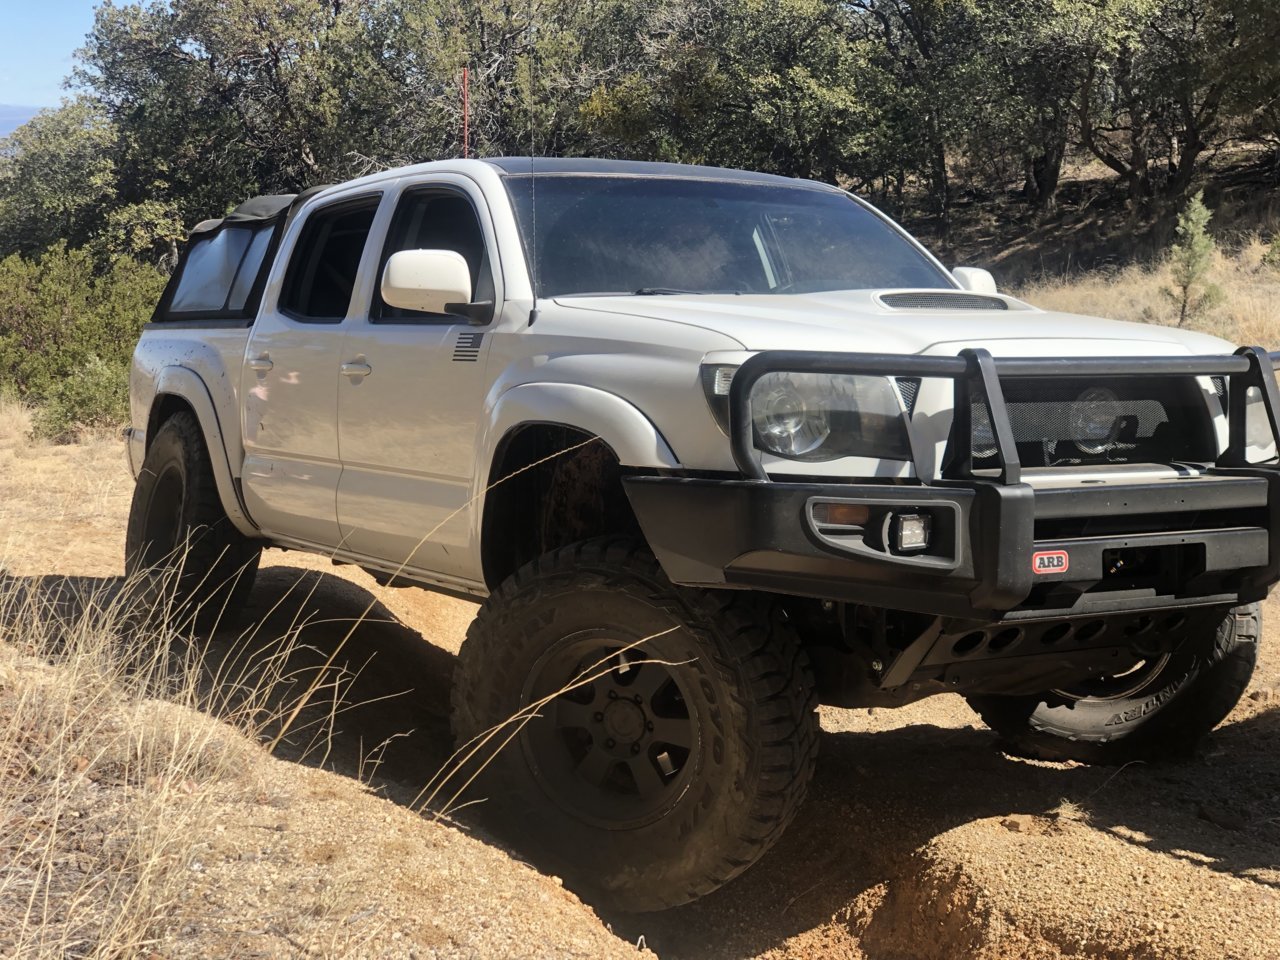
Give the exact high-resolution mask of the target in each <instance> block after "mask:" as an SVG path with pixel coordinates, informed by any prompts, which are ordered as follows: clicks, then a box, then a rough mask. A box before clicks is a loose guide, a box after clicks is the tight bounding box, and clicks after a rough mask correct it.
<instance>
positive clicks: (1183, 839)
mask: <svg viewBox="0 0 1280 960" xmlns="http://www.w3.org/2000/svg"><path fill="white" fill-rule="evenodd" d="M118 583H119V581H117V580H111V579H95V578H73V577H46V578H5V577H4V576H3V575H0V595H2V594H3V591H5V590H9V591H12V590H14V589H18V590H25V591H33V592H35V593H36V594H38V595H40V596H41V598H42V599H43V600H44V601H45V602H46V603H47V604H48V607H49V609H51V610H54V609H56V610H62V611H65V612H67V613H68V614H73V613H74V612H75V610H76V609H77V606H82V605H83V604H84V603H85V602H86V601H85V598H87V597H88V598H92V597H102V596H105V595H109V594H110V592H111V591H112V590H115V589H118ZM245 614H246V620H247V622H246V625H245V626H243V627H242V628H240V629H239V630H220V631H217V632H215V633H214V634H213V636H211V637H208V638H205V640H204V642H205V644H206V654H207V666H208V670H209V683H210V685H211V693H212V694H216V695H217V696H216V697H215V699H218V698H219V697H220V698H221V702H224V703H226V702H232V701H233V700H234V698H235V697H236V696H237V687H236V683H237V682H239V683H243V681H244V678H245V677H247V676H252V675H253V669H254V667H253V665H259V666H260V665H262V664H264V663H269V662H278V663H279V669H278V670H277V671H276V672H277V673H279V674H280V675H281V676H282V677H285V678H287V680H286V681H285V682H282V683H281V684H280V685H279V686H278V689H275V690H273V694H272V696H273V699H272V703H271V707H273V708H275V709H276V712H277V713H278V714H279V713H284V714H287V713H288V712H289V710H290V709H291V704H293V703H296V702H297V700H298V697H299V695H300V694H301V693H302V692H303V691H304V690H306V689H307V688H308V686H310V685H311V684H312V681H313V680H314V679H315V678H317V677H322V678H327V679H324V680H322V681H321V683H320V684H318V685H317V690H318V692H317V693H313V695H312V698H311V703H310V705H309V706H307V707H306V708H305V709H304V710H302V711H301V712H300V713H299V714H298V716H297V717H296V718H295V719H294V721H293V723H292V725H291V728H290V731H289V732H288V733H287V734H286V736H285V737H284V739H283V740H282V741H281V743H280V745H279V746H278V748H277V753H278V754H279V755H281V756H283V757H285V758H288V759H292V760H295V761H297V762H301V763H306V764H309V765H315V766H322V767H324V768H327V769H331V770H333V771H335V772H337V773H340V774H343V775H346V776H350V777H356V778H359V779H361V780H362V781H364V782H366V783H368V784H370V786H371V787H373V788H374V789H376V790H378V791H379V792H381V793H383V794H384V795H386V796H388V797H389V798H390V799H392V800H394V801H396V802H399V803H401V804H404V805H409V806H415V807H416V806H417V804H416V803H415V800H416V798H417V797H418V795H419V793H420V791H421V788H422V786H423V785H424V784H425V783H426V782H427V781H428V780H429V779H430V778H431V777H432V775H433V774H434V773H435V772H436V771H437V770H438V769H440V767H441V765H442V764H444V763H445V762H446V761H447V760H448V758H449V756H450V753H451V744H450V736H449V727H448V703H449V684H450V678H451V674H452V670H453V663H454V656H453V654H452V653H450V652H449V651H450V649H451V648H452V649H456V646H457V641H458V638H457V637H456V636H437V635H435V634H434V633H433V631H432V629H431V628H430V627H429V626H422V625H418V626H415V625H413V624H410V623H408V622H405V621H404V620H401V619H399V618H397V617H396V616H395V615H394V614H393V613H392V612H391V611H390V610H389V609H388V608H387V607H386V606H385V605H384V604H382V603H380V602H379V601H378V600H377V599H376V598H375V597H374V596H373V595H372V594H371V593H370V592H369V591H367V590H365V589H364V588H362V587H361V586H359V585H357V584H355V583H353V582H351V581H350V580H347V579H344V578H342V577H339V576H336V575H334V574H331V573H327V572H319V571H313V570H304V569H300V568H295V567H287V566H273V567H267V568H264V569H263V571H262V572H261V574H260V577H259V581H258V584H257V586H256V587H255V589H254V592H253V596H252V599H251V602H250V604H249V606H248V608H247V609H246V610H245ZM4 626H5V625H4V623H3V622H0V628H3V627H4ZM282 637H284V638H289V642H287V643H286V644H284V645H283V646H282V641H281V638H282ZM246 665H249V668H248V669H246ZM237 678H238V679H237ZM335 679H337V680H338V681H339V683H338V684H337V687H336V688H335V687H334V686H333V684H332V682H331V681H333V680H335ZM219 685H221V686H219ZM335 690H336V693H335ZM1259 707H1260V705H1258V704H1252V703H1248V702H1246V704H1245V705H1243V706H1242V708H1241V709H1240V710H1239V711H1237V719H1235V720H1234V722H1231V723H1228V724H1227V725H1226V726H1224V727H1223V728H1222V729H1220V730H1219V731H1218V732H1217V733H1216V734H1215V735H1214V736H1213V737H1212V738H1211V740H1210V741H1209V742H1208V744H1207V746H1206V747H1205V748H1204V749H1203V750H1202V751H1201V753H1200V755H1199V756H1197V757H1195V758H1192V759H1188V760H1185V761H1178V762H1168V763H1160V764H1134V765H1130V766H1127V767H1124V768H1120V769H1116V768H1091V767H1084V766H1076V765H1070V764H1047V763H1035V762H1030V761H1025V760H1020V759H1017V758H1014V757H1011V756H1009V755H1007V754H1006V753H1003V752H1001V750H1000V749H999V744H998V741H997V740H996V738H995V736H994V735H993V734H991V733H990V732H988V731H986V730H985V729H982V728H979V727H977V726H970V727H963V728H955V727H945V728H944V727H937V726H933V725H930V724H918V725H914V726H905V727H899V728H896V729H891V730H887V731H878V732H872V731H866V732H862V731H856V730H855V731H854V732H840V733H834V732H831V733H826V734H824V735H823V737H822V743H821V747H820V757H821V759H820V761H819V764H818V772H817V776H816V778H815V781H814V784H813V788H812V790H811V793H810V797H809V799H808V801H807V802H806V804H805V806H804V808H803V809H802V810H801V812H800V814H799V816H798V817H797V819H796V821H795V823H794V824H792V826H791V827H790V828H789V829H788V830H787V832H786V833H785V834H784V836H783V837H782V839H781V840H780V841H779V843H778V844H777V845H776V846H775V847H774V848H773V849H772V850H771V851H770V852H769V853H768V854H767V855H766V856H765V857H764V859H763V860H762V861H761V862H760V863H759V864H757V865H756V866H755V867H754V868H752V869H751V870H749V871H747V873H745V874H744V875H743V876H741V877H739V878H738V879H737V880H735V881H733V882H732V883H731V884H729V885H728V886H727V887H725V888H723V889H721V890H720V891H718V892H716V893H714V894H712V895H711V896H708V897H706V898H704V899H703V900H700V901H698V902H696V903H693V904H690V905H688V906H686V907H682V908H678V909H676V910H672V911H668V912H667V913H664V914H659V915H642V916H623V915H618V916H614V915H608V916H606V917H605V919H606V920H607V921H609V922H610V923H611V925H612V926H613V929H614V930H616V931H617V932H619V933H620V934H621V935H622V936H624V937H627V938H629V939H631V940H632V941H633V942H634V941H635V939H636V938H637V937H639V936H640V935H644V936H645V938H646V941H647V943H648V945H649V946H650V947H651V948H653V949H654V950H656V951H657V952H658V953H659V954H660V955H662V956H671V957H691V958H713V957H716V958H718V957H724V958H738V957H750V956H755V955H757V954H759V953H762V952H764V951H766V950H768V949H769V948H770V947H776V946H778V945H780V944H781V943H783V942H784V941H785V940H787V939H788V938H790V937H793V936H796V935H800V934H803V933H805V932H806V931H809V930H814V929H816V928H820V927H824V926H827V925H829V924H830V923H831V922H832V920H833V918H844V922H849V923H851V924H852V923H853V920H852V919H850V918H851V911H850V905H851V904H852V903H854V902H855V901H856V900H857V899H858V898H859V897H860V896H861V895H863V894H866V893H868V892H873V891H875V890H876V889H877V888H880V887H882V886H883V885H884V884H892V883H893V882H894V881H895V879H899V878H902V879H903V880H904V882H911V877H912V876H914V874H913V872H912V871H913V870H915V869H918V868H917V865H916V861H917V858H916V853H917V851H919V850H920V848H921V847H923V846H925V845H927V844H928V843H929V842H930V841H932V840H934V839H935V838H936V837H939V836H940V835H942V834H944V833H946V832H947V831H949V830H952V829H954V828H956V827H961V826H964V825H965V824H970V823H973V822H974V821H979V820H985V819H988V818H997V819H998V820H1002V819H1003V818H1009V817H1014V818H1017V817H1030V818H1033V822H1040V823H1043V824H1050V823H1052V822H1053V817H1054V813H1053V811H1054V810H1055V809H1057V808H1059V806H1060V805H1061V803H1062V801H1063V800H1068V801H1072V802H1074V803H1075V804H1077V805H1079V807H1081V808H1082V809H1083V810H1084V812H1085V814H1086V815H1087V816H1088V818H1089V820H1088V822H1089V825H1090V828H1091V829H1093V830H1097V831H1102V832H1104V833H1106V834H1108V835H1109V836H1111V837H1113V838H1115V839H1116V841H1117V842H1120V843H1125V844H1135V845H1140V846H1143V847H1145V848H1147V849H1150V850H1153V851H1158V852H1161V853H1164V854H1167V855H1169V856H1172V857H1177V858H1180V859H1183V860H1186V861H1188V862H1189V863H1193V864H1196V865H1197V866H1198V867H1200V868H1202V869H1205V870H1211V871H1217V872H1220V873H1223V874H1227V875H1230V876H1234V877H1238V878H1241V879H1246V880H1248V881H1250V882H1252V883H1254V884H1259V885H1262V886H1263V888H1264V889H1265V888H1267V887H1269V888H1271V889H1272V890H1275V891H1280V801H1278V800H1277V798H1280V709H1276V708H1275V707H1274V706H1273V707H1272V708H1271V709H1269V710H1261V709H1259ZM330 718H332V723H330ZM975 723H976V718H975ZM326 724H327V725H329V726H330V727H331V729H330V730H329V731H328V732H327V733H324V734H322V735H320V734H319V731H322V730H324V729H325V726H326ZM844 725H846V726H848V725H849V722H848V715H846V717H845V724H844ZM273 729H276V730H278V726H277V727H274V728H273V727H272V726H271V725H270V724H268V727H267V733H268V735H270V734H271V731H272V730H273ZM463 799H465V800H476V801H480V802H477V803H475V804H474V805H473V806H469V807H467V808H466V809H465V810H464V811H462V813H461V814H460V818H461V821H462V823H463V824H464V825H465V826H467V827H468V828H471V829H474V830H476V831H477V832H478V833H480V834H482V835H484V834H485V833H486V830H485V816H484V804H483V802H482V798H480V797H464V798H463ZM1014 829H1022V827H1019V826H1016V825H1015V827H1014ZM995 836H996V840H995V841H994V842H995V843H996V844H997V845H998V843H999V831H998V830H997V831H995ZM515 852H516V853H517V855H520V851H518V850H517V851H515ZM993 855H995V856H1000V855H1001V854H1000V852H999V851H998V850H994V851H993ZM1278 895H1280V894H1278ZM861 932H862V933H863V934H864V935H870V934H871V932H872V931H870V930H864V931H861Z"/></svg>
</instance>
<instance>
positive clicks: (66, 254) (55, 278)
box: [0, 244, 164, 435]
mask: <svg viewBox="0 0 1280 960" xmlns="http://www.w3.org/2000/svg"><path fill="white" fill-rule="evenodd" d="M163 285H164V275H163V274H162V273H161V272H160V271H159V270H157V269H155V268H154V267H151V266H148V265H146V264H143V263H139V262H138V261H136V260H132V259H128V258H120V259H117V260H114V261H112V262H111V263H110V265H109V266H108V267H106V268H105V269H103V270H98V269H97V268H96V267H95V263H94V258H93V256H92V255H91V254H90V252H89V251H87V250H83V249H81V250H69V249H67V248H66V246H65V245H63V244H55V245H54V246H53V247H51V248H50V249H49V250H48V251H47V252H45V253H44V254H43V255H42V256H40V257H39V258H34V259H29V258H25V257H22V256H19V255H17V254H14V255H11V256H9V257H7V258H5V259H4V260H2V261H0V385H3V388H4V389H5V390H7V391H10V392H12V393H14V394H16V395H17V396H18V397H19V398H21V399H22V400H24V401H29V402H33V403H37V404H50V405H51V412H50V413H49V414H48V417H46V418H42V419H41V420H40V422H39V423H38V429H41V430H42V431H43V432H45V433H46V434H54V435H61V434H64V433H65V432H66V429H67V428H69V427H70V426H73V425H75V424H85V425H90V424H101V423H106V422H111V421H118V420H119V419H123V415H124V413H125V412H126V411H125V410H124V406H123V404H124V403H125V398H126V395H127V389H128V368H129V358H130V355H131V354H132V351H133V346H134V344H135V343H136V342H137V339H138V335H139V334H140V332H141V330H142V325H143V324H144V323H145V322H146V321H147V320H148V319H149V318H150V315H151V311H152V309H154V307H155V303H156V301H157V300H158V299H159V296H160V292H161V290H162V289H163Z"/></svg>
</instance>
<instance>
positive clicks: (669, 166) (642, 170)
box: [484, 157, 839, 191]
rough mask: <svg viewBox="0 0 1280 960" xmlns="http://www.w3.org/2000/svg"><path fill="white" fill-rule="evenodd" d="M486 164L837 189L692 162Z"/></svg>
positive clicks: (525, 160) (511, 170) (520, 172)
mask: <svg viewBox="0 0 1280 960" xmlns="http://www.w3.org/2000/svg"><path fill="white" fill-rule="evenodd" d="M484 162H485V163H488V164H490V165H491V166H494V167H497V168H498V169H499V170H500V171H502V174H503V175H504V176H512V177H520V176H529V175H530V174H537V175H538V176H555V175H557V174H579V175H592V174H594V175H596V176H605V175H608V176H615V177H673V178H680V179H683V180H733V181H738V182H741V183H771V184H774V185H775V186H787V187H801V188H808V189H812V190H835V191H838V189H839V188H838V187H834V186H832V185H831V184H829V183H822V182H820V181H818V180H797V179H794V178H792V177H780V176H777V175H776V174H772V173H755V172H753V171H750V170H730V169H728V168H727V167H701V166H695V165H693V164H689V163H649V162H644V161H639V160H597V159H594V158H589V157H494V158H492V159H485V160H484Z"/></svg>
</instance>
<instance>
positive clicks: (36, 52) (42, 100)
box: [0, 0, 100, 121]
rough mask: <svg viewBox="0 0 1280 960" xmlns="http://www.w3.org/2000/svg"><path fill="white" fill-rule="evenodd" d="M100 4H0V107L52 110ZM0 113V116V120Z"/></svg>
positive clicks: (89, 0)
mask: <svg viewBox="0 0 1280 960" xmlns="http://www.w3.org/2000/svg"><path fill="white" fill-rule="evenodd" d="M99 2H100V0H0V105H7V106H21V107H35V108H39V107H54V106H57V105H58V102H59V100H61V98H62V97H64V96H66V95H67V91H65V90H63V89H62V81H63V78H65V77H66V76H67V74H68V73H70V72H71V58H72V54H73V53H75V51H76V50H77V49H78V48H79V47H81V46H83V45H84V37H85V34H86V33H88V32H89V28H90V27H92V26H93V8H94V7H95V6H96V5H97V4H98V3H99ZM2 120H3V114H0V121H2Z"/></svg>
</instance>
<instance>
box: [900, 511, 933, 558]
mask: <svg viewBox="0 0 1280 960" xmlns="http://www.w3.org/2000/svg"><path fill="white" fill-rule="evenodd" d="M896 526H897V528H898V536H897V540H898V544H897V546H898V551H899V552H900V553H909V552H911V551H913V550H924V549H925V548H926V547H928V546H929V528H930V527H931V526H932V523H931V522H930V519H929V517H928V515H926V514H922V513H905V514H903V513H900V514H898V517H897V524H896Z"/></svg>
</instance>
